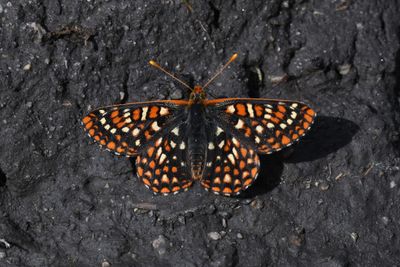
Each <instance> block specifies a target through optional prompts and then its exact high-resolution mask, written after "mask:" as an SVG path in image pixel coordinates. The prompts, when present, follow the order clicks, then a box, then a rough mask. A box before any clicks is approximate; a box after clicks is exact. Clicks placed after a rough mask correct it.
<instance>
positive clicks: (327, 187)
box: [319, 182, 329, 191]
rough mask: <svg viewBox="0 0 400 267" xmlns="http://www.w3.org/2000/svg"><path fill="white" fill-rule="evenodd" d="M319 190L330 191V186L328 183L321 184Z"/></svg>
mask: <svg viewBox="0 0 400 267" xmlns="http://www.w3.org/2000/svg"><path fill="white" fill-rule="evenodd" d="M319 189H320V190H321V191H326V190H328V189H329V184H328V183H327V182H321V183H320V184H319Z"/></svg>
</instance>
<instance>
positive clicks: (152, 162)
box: [149, 160, 156, 169]
mask: <svg viewBox="0 0 400 267" xmlns="http://www.w3.org/2000/svg"><path fill="white" fill-rule="evenodd" d="M149 167H150V168H152V169H154V168H155V167H156V163H155V162H154V160H152V161H151V162H150V163H149Z"/></svg>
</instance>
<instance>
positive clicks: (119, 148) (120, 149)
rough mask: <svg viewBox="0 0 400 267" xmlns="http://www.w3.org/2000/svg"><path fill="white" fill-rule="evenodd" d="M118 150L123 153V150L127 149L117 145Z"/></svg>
mask: <svg viewBox="0 0 400 267" xmlns="http://www.w3.org/2000/svg"><path fill="white" fill-rule="evenodd" d="M117 152H118V153H123V152H125V149H123V148H122V147H120V146H119V147H117Z"/></svg>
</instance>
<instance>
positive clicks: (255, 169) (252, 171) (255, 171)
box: [251, 167, 258, 177]
mask: <svg viewBox="0 0 400 267" xmlns="http://www.w3.org/2000/svg"><path fill="white" fill-rule="evenodd" d="M257 171H258V169H257V167H254V168H253V169H251V176H252V177H256V175H257Z"/></svg>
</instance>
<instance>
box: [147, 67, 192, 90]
mask: <svg viewBox="0 0 400 267" xmlns="http://www.w3.org/2000/svg"><path fill="white" fill-rule="evenodd" d="M149 64H150V65H151V66H153V67H154V68H156V69H159V70H161V71H162V72H164V73H165V74H167V75H168V76H170V77H172V78H173V79H174V80H176V81H178V82H180V83H181V84H182V85H183V86H185V87H186V88H188V89H189V90H190V91H193V88H192V87H190V86H189V85H188V84H187V83H185V82H184V81H182V80H181V79H179V78H177V77H175V76H174V75H173V74H172V73H170V72H169V71H167V70H166V69H164V68H163V67H161V66H160V64H158V63H157V62H155V61H154V60H150V61H149Z"/></svg>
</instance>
